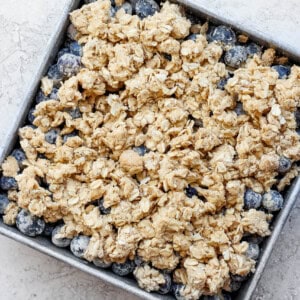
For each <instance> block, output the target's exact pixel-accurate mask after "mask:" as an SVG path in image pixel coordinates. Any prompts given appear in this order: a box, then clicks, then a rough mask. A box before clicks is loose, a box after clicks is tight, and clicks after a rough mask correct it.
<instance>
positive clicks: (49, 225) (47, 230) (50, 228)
mask: <svg viewBox="0 0 300 300" xmlns="http://www.w3.org/2000/svg"><path fill="white" fill-rule="evenodd" d="M55 227H56V224H55V223H46V224H45V228H44V231H43V235H44V236H47V237H50V236H52V232H53V230H54V228H55Z"/></svg>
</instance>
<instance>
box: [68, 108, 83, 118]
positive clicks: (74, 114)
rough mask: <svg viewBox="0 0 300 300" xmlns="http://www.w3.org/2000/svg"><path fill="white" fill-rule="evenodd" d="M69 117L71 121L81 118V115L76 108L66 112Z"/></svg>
mask: <svg viewBox="0 0 300 300" xmlns="http://www.w3.org/2000/svg"><path fill="white" fill-rule="evenodd" d="M68 113H69V115H70V116H71V117H72V119H78V118H81V117H82V114H81V112H80V110H79V108H78V107H76V108H73V109H69V110H68Z"/></svg>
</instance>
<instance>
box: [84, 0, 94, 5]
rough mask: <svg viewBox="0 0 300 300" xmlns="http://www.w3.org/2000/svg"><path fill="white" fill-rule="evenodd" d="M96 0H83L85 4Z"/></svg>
mask: <svg viewBox="0 0 300 300" xmlns="http://www.w3.org/2000/svg"><path fill="white" fill-rule="evenodd" d="M96 1H97V0H84V1H83V2H84V3H85V4H90V3H93V2H96Z"/></svg>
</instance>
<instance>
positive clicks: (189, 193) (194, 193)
mask: <svg viewBox="0 0 300 300" xmlns="http://www.w3.org/2000/svg"><path fill="white" fill-rule="evenodd" d="M185 194H186V195H187V196H188V197H189V198H192V197H193V196H197V197H198V192H197V190H196V189H195V188H193V187H191V186H188V187H187V188H186V189H185Z"/></svg>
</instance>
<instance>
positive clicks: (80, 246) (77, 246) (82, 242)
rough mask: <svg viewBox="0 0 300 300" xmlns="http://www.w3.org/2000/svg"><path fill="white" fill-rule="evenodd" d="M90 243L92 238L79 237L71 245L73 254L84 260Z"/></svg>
mask: <svg viewBox="0 0 300 300" xmlns="http://www.w3.org/2000/svg"><path fill="white" fill-rule="evenodd" d="M89 242H90V237H88V236H85V235H79V236H76V237H74V238H73V240H72V242H71V244H70V249H71V252H72V253H73V254H74V255H75V256H77V257H79V258H83V256H84V253H85V251H86V249H87V247H88V245H89Z"/></svg>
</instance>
